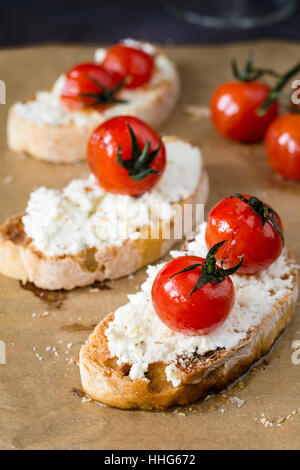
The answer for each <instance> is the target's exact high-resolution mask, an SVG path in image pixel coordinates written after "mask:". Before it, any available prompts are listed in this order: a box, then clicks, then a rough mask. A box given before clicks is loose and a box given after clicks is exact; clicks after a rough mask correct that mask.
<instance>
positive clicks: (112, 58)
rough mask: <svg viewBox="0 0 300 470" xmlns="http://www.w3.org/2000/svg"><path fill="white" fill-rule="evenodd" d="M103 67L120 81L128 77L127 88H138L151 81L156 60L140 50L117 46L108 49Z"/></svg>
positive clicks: (121, 45) (122, 45)
mask: <svg viewBox="0 0 300 470" xmlns="http://www.w3.org/2000/svg"><path fill="white" fill-rule="evenodd" d="M102 65H103V67H104V68H105V69H106V70H107V71H108V72H111V73H113V74H115V75H116V76H117V77H119V80H122V79H124V78H125V77H128V82H127V83H126V85H125V86H126V87H127V88H136V87H139V86H141V85H144V84H145V83H147V82H148V81H149V80H150V78H151V75H152V72H153V68H154V59H153V57H152V56H151V55H149V54H147V53H146V52H144V51H142V50H140V49H136V48H134V47H128V46H125V45H124V44H116V45H114V46H112V47H110V48H109V49H108V51H107V53H106V56H105V58H104V60H103V62H102Z"/></svg>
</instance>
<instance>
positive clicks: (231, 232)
mask: <svg viewBox="0 0 300 470" xmlns="http://www.w3.org/2000/svg"><path fill="white" fill-rule="evenodd" d="M242 196H243V197H245V198H246V199H248V200H249V198H250V196H249V195H247V194H243V195H242ZM260 202H261V201H260ZM265 207H266V208H270V206H268V205H265ZM274 220H275V222H276V224H277V225H278V227H279V228H280V230H281V232H283V229H282V223H281V220H280V218H279V216H278V214H276V213H275V214H274ZM205 238H206V244H207V246H208V248H210V247H212V246H213V245H215V244H216V243H218V242H220V241H221V240H228V242H227V243H225V244H224V246H223V247H222V248H221V249H220V250H219V251H218V253H217V255H216V258H217V259H218V260H221V258H223V260H224V266H225V267H227V268H230V267H233V266H234V265H235V264H236V263H237V262H238V261H239V256H240V255H242V254H243V255H244V261H243V264H242V266H241V267H240V269H239V273H247V274H252V273H257V272H259V271H262V270H264V269H266V268H267V267H268V266H270V265H271V264H272V263H273V262H274V261H275V260H276V259H277V258H278V256H279V255H280V253H281V251H282V248H283V242H282V239H281V237H280V235H279V233H278V231H277V230H276V229H275V228H274V226H273V225H272V223H271V222H270V221H269V220H266V222H265V224H264V225H262V221H261V217H260V215H258V214H257V213H255V212H254V210H253V208H252V207H251V206H250V205H249V204H247V203H245V202H243V201H242V200H240V199H239V198H238V197H232V198H230V197H226V198H225V199H223V200H222V201H220V202H219V203H218V204H217V205H216V206H215V207H214V208H213V209H212V210H211V212H210V214H209V216H208V222H207V228H206V234H205Z"/></svg>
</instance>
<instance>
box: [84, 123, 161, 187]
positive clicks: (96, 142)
mask: <svg viewBox="0 0 300 470" xmlns="http://www.w3.org/2000/svg"><path fill="white" fill-rule="evenodd" d="M87 156H88V162H89V165H90V168H91V170H92V172H93V173H94V174H95V176H96V178H97V179H98V181H99V183H100V184H101V186H102V187H103V188H104V189H105V190H106V191H109V192H112V193H118V194H129V195H130V196H140V195H142V194H144V193H145V192H147V191H150V190H151V189H152V188H153V186H154V185H155V184H156V183H157V182H158V180H159V178H160V177H161V175H162V173H163V171H164V169H165V166H166V150H165V146H164V144H163V142H161V139H160V137H159V135H158V134H157V133H156V132H155V131H154V130H153V129H152V128H151V127H150V126H148V124H146V123H145V122H143V121H141V120H140V119H137V118H135V117H132V116H117V117H114V118H112V119H109V120H108V121H106V122H104V123H103V124H101V125H100V126H99V127H97V129H95V130H94V132H93V133H92V135H91V137H90V139H89V142H88V149H87Z"/></svg>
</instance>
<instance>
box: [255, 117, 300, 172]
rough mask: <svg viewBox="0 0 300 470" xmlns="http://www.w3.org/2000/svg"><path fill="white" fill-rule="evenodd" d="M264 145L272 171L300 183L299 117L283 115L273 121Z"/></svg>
mask: <svg viewBox="0 0 300 470" xmlns="http://www.w3.org/2000/svg"><path fill="white" fill-rule="evenodd" d="M264 144H265V150H266V154H267V159H268V162H269V164H270V166H271V168H272V170H273V171H275V172H276V173H278V174H280V175H281V176H282V177H283V178H286V179H290V180H295V181H300V115H299V114H297V113H294V114H284V115H283V116H279V117H278V118H277V119H275V121H273V122H272V124H271V126H270V127H269V129H268V131H267V133H266V136H265V142H264Z"/></svg>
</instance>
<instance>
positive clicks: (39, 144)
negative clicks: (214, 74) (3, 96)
mask: <svg viewBox="0 0 300 470" xmlns="http://www.w3.org/2000/svg"><path fill="white" fill-rule="evenodd" d="M155 63H156V68H155V71H154V73H153V77H152V80H150V82H149V84H146V85H145V86H142V87H139V88H138V89H136V90H132V91H130V90H122V91H121V92H120V98H122V99H124V100H127V103H124V104H115V105H109V106H106V107H103V109H102V110H101V111H100V110H99V111H98V110H95V109H91V108H90V109H85V110H80V111H74V112H72V111H68V110H67V109H66V108H64V107H63V105H61V104H60V101H59V95H60V90H61V83H62V77H60V79H59V80H58V81H57V84H56V85H55V86H54V87H53V89H52V90H50V91H49V92H47V91H46V92H40V93H38V94H37V95H36V97H35V98H34V99H30V100H27V101H25V102H24V103H16V104H15V105H13V106H12V107H11V108H10V110H9V115H8V124H7V139H8V146H9V148H10V149H11V150H13V151H15V152H26V153H28V154H30V155H32V156H34V157H36V158H38V159H41V160H47V161H49V162H56V163H72V162H76V161H80V160H84V159H85V156H86V146H87V141H88V139H89V136H90V135H91V133H92V131H93V130H94V129H95V128H96V127H97V126H98V125H100V124H101V123H102V122H104V121H106V120H107V119H109V118H111V117H114V116H118V115H131V116H136V117H138V118H140V119H142V120H144V121H145V122H147V123H148V124H150V125H151V126H153V127H154V128H158V127H160V126H161V125H162V124H163V123H164V122H165V121H166V120H167V119H168V117H169V116H170V113H171V112H172V110H173V108H174V106H175V104H176V101H177V99H178V96H179V91H180V82H179V76H178V73H177V70H176V68H175V66H174V64H173V63H172V62H171V61H170V60H169V59H168V58H167V57H166V56H165V54H163V53H162V52H161V51H158V53H157V55H156V59H155Z"/></svg>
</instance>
